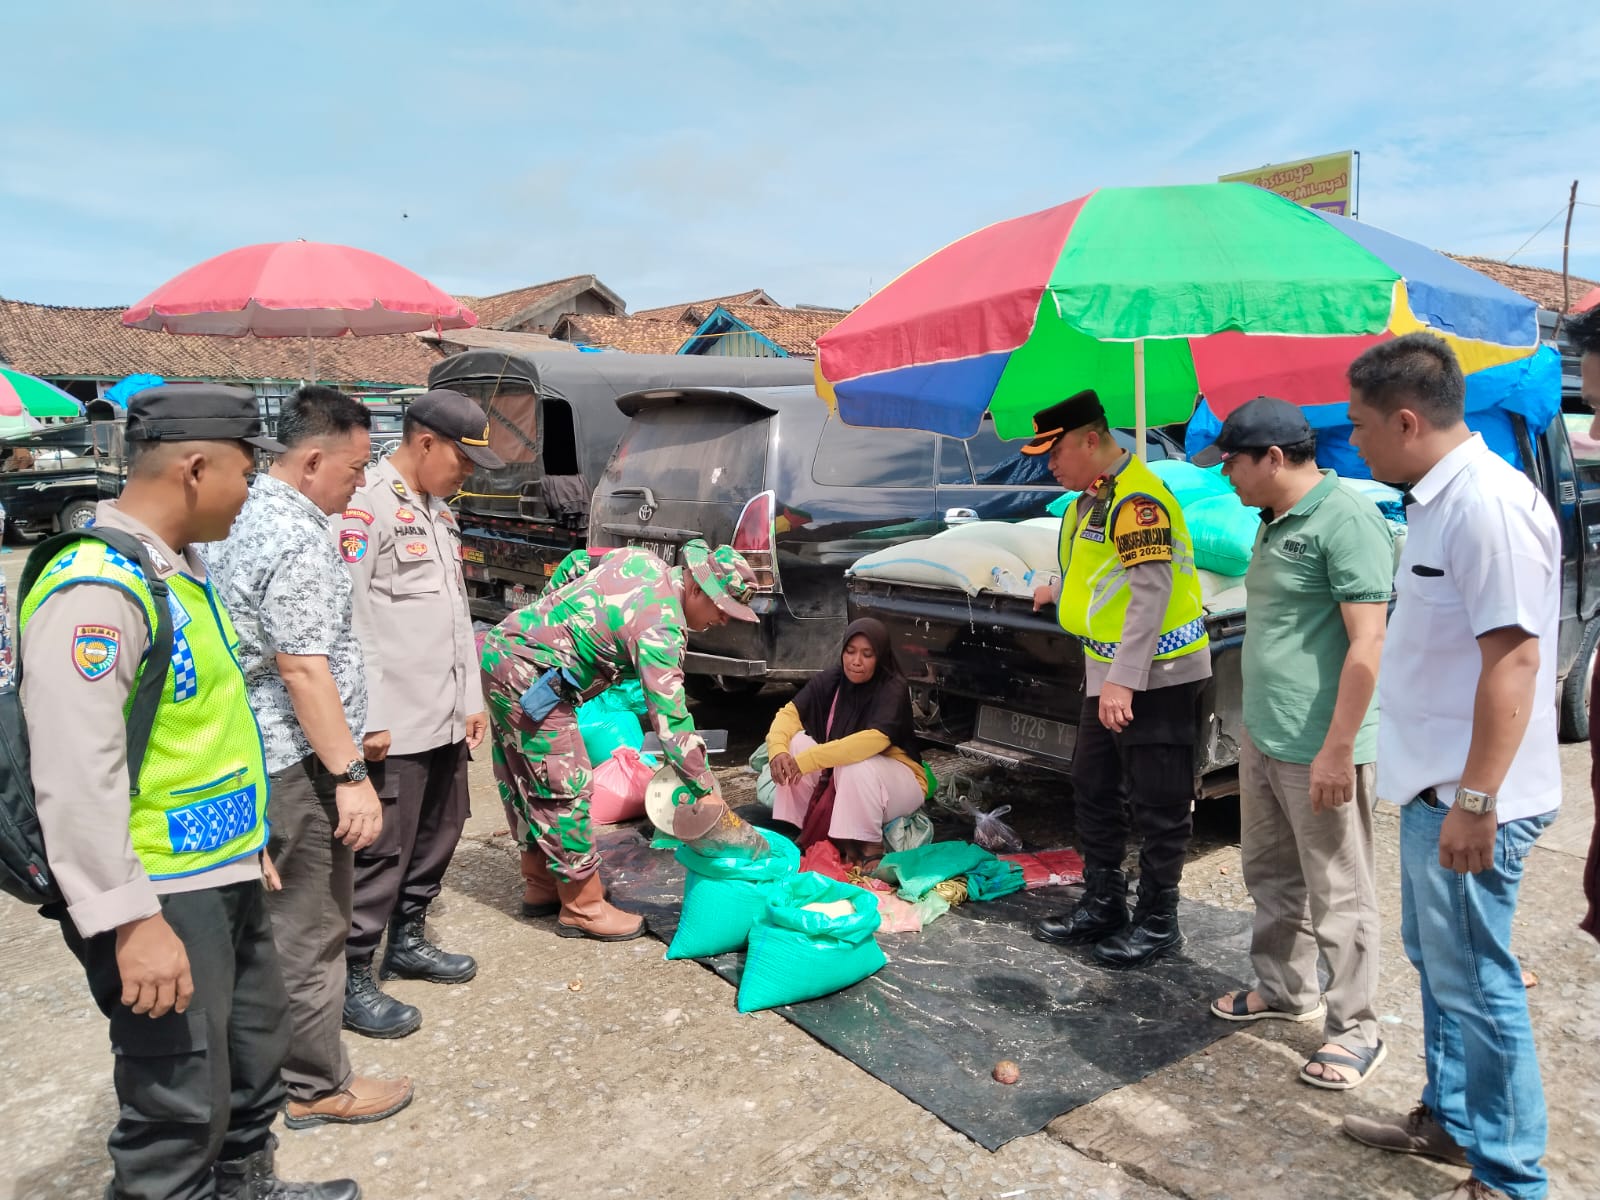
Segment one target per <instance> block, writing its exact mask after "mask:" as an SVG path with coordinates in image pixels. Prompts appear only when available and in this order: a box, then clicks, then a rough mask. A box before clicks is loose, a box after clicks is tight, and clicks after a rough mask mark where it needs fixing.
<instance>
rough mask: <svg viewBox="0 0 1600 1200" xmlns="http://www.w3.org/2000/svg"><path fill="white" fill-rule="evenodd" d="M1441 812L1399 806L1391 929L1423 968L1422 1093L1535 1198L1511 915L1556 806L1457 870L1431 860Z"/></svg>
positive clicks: (1535, 1158) (1538, 1144)
mask: <svg viewBox="0 0 1600 1200" xmlns="http://www.w3.org/2000/svg"><path fill="white" fill-rule="evenodd" d="M1448 811H1449V809H1448V808H1445V807H1443V806H1440V807H1435V806H1433V805H1430V804H1428V803H1427V802H1426V801H1423V800H1420V799H1419V800H1413V801H1412V802H1411V803H1409V804H1407V805H1405V806H1404V807H1402V808H1401V810H1400V900H1401V905H1400V914H1401V915H1400V931H1401V937H1402V939H1403V941H1404V942H1405V948H1406V957H1408V958H1409V959H1410V960H1411V963H1412V965H1413V966H1414V967H1416V968H1417V974H1418V975H1420V976H1421V982H1422V1024H1423V1037H1424V1039H1425V1041H1426V1043H1427V1062H1428V1082H1427V1086H1426V1087H1425V1088H1424V1089H1423V1092H1422V1102H1423V1103H1424V1104H1426V1105H1427V1106H1428V1108H1429V1109H1430V1110H1431V1111H1432V1112H1433V1115H1434V1117H1435V1118H1436V1119H1437V1120H1438V1122H1439V1124H1440V1125H1441V1126H1443V1127H1444V1129H1445V1131H1446V1132H1447V1133H1449V1134H1450V1136H1451V1137H1452V1138H1454V1139H1455V1140H1456V1142H1457V1143H1459V1144H1460V1145H1461V1146H1463V1147H1465V1148H1466V1151H1467V1158H1468V1160H1469V1161H1470V1162H1471V1163H1472V1173H1473V1175H1475V1176H1476V1177H1477V1178H1478V1179H1480V1180H1482V1181H1483V1182H1484V1183H1486V1184H1488V1185H1489V1186H1490V1187H1493V1188H1498V1189H1500V1190H1501V1191H1502V1192H1505V1193H1506V1195H1508V1196H1510V1197H1512V1198H1513V1200H1541V1198H1542V1197H1543V1196H1544V1195H1545V1194H1546V1192H1547V1190H1548V1187H1549V1184H1548V1182H1547V1180H1546V1177H1545V1172H1544V1168H1543V1167H1542V1166H1541V1165H1540V1162H1539V1160H1540V1158H1541V1157H1542V1156H1543V1155H1544V1148H1545V1132H1546V1130H1545V1107H1544V1087H1543V1085H1542V1084H1541V1083H1540V1081H1539V1061H1538V1058H1537V1057H1536V1056H1535V1052H1534V1046H1533V1024H1532V1022H1531V1021H1530V1020H1529V1018H1528V997H1527V992H1526V989H1524V987H1523V986H1522V967H1521V964H1519V963H1518V962H1517V959H1516V957H1515V956H1514V955H1513V954H1512V953H1511V918H1512V916H1513V914H1514V913H1515V912H1516V908H1517V889H1518V887H1519V886H1520V884H1521V883H1522V865H1523V860H1524V859H1525V858H1526V857H1527V854H1528V851H1529V850H1531V849H1533V844H1534V843H1535V842H1537V841H1538V840H1539V835H1540V834H1541V833H1543V832H1544V831H1545V829H1546V828H1547V827H1548V826H1549V825H1550V823H1551V822H1552V821H1554V820H1555V817H1556V814H1555V812H1554V811H1551V812H1548V813H1544V814H1542V815H1540V816H1537V817H1526V818H1524V819H1522V820H1518V821H1509V822H1507V823H1506V824H1504V825H1502V826H1500V830H1499V832H1498V834H1497V835H1496V837H1495V845H1494V865H1493V866H1491V867H1489V868H1487V869H1486V870H1484V871H1481V872H1479V873H1478V874H1476V875H1460V874H1457V873H1456V872H1454V871H1449V870H1446V869H1445V868H1444V867H1441V866H1440V865H1439V827H1440V826H1441V825H1442V824H1443V823H1444V818H1445V814H1446V813H1447V812H1448Z"/></svg>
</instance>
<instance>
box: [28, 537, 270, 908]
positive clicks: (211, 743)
mask: <svg viewBox="0 0 1600 1200" xmlns="http://www.w3.org/2000/svg"><path fill="white" fill-rule="evenodd" d="M91 582H92V583H99V584H110V585H111V586H114V587H119V588H121V589H122V590H123V591H125V592H127V593H129V594H130V595H131V596H133V597H134V598H135V599H137V600H138V601H139V603H140V605H141V606H142V607H143V608H144V611H145V618H146V620H147V621H149V629H151V630H153V629H154V628H155V624H156V609H155V600H154V598H153V597H152V596H151V594H150V589H149V587H148V586H147V585H146V583H145V579H144V574H143V572H142V571H141V570H140V567H139V564H138V563H137V562H133V561H132V560H130V559H128V558H126V557H124V556H123V555H121V554H119V553H118V552H117V551H116V550H114V549H112V548H111V547H110V546H107V545H106V544H105V543H103V542H94V541H84V542H79V543H78V544H77V545H75V546H69V547H68V548H67V549H65V550H63V551H62V552H61V553H60V554H59V555H57V556H56V558H55V559H53V560H52V561H51V563H50V565H49V566H48V567H46V568H45V570H44V572H43V573H42V574H41V575H40V576H39V581H38V583H37V584H36V585H35V586H34V589H33V591H32V592H30V593H29V594H28V598H27V601H26V602H25V603H24V604H23V606H22V611H21V612H20V613H19V614H18V622H17V623H18V629H19V634H18V636H19V639H20V636H21V635H20V631H21V629H22V628H24V627H26V625H27V622H28V620H29V619H30V618H31V617H32V616H33V614H34V613H35V612H37V611H38V608H39V606H40V605H41V604H43V603H44V602H45V601H46V600H47V599H49V598H50V597H51V596H52V595H54V594H55V593H56V592H58V591H60V590H61V589H62V588H64V587H70V586H72V585H74V584H80V583H91ZM167 586H168V587H169V588H170V589H171V591H170V594H169V598H168V599H169V608H170V610H171V613H172V625H173V634H172V659H171V661H170V662H167V663H164V664H162V667H163V668H164V669H165V671H166V675H167V685H166V688H165V689H164V691H163V693H162V699H161V707H160V708H159V709H158V710H157V712H156V720H155V725H154V727H153V728H152V729H151V731H150V745H149V748H148V749H147V750H146V751H145V757H144V764H143V767H142V769H141V770H140V772H139V778H138V779H137V780H129V788H130V795H129V819H128V828H129V833H130V834H131V836H132V840H133V849H134V853H136V854H137V855H138V856H139V861H140V862H141V863H142V864H143V866H144V869H145V873H146V874H147V875H148V876H149V877H150V878H151V879H171V878H175V877H177V876H182V875H196V874H199V873H200V872H202V871H209V870H212V869H214V868H216V867H219V866H222V865H223V864H225V863H229V862H232V861H233V860H235V859H238V858H243V857H245V856H246V855H250V854H255V853H257V852H258V851H259V850H260V849H261V847H262V845H263V844H264V843H265V841H266V832H267V828H266V809H267V765H266V758H265V753H264V751H263V748H262V744H261V731H260V729H259V728H258V727H257V726H256V720H255V715H254V714H253V713H252V712H251V711H250V703H249V699H248V696H247V694H246V691H245V682H244V672H243V671H242V670H240V668H239V662H238V660H237V659H236V658H235V657H234V652H233V647H234V646H235V645H236V644H237V642H238V636H237V635H236V634H235V633H234V630H233V625H232V623H231V622H230V621H229V620H228V616H227V613H226V612H224V611H223V609H222V607H221V605H219V604H218V603H217V600H216V594H215V593H214V592H213V591H212V590H211V587H210V585H209V584H205V583H201V582H199V581H198V580H195V579H191V578H190V577H189V576H187V575H183V574H177V575H173V576H171V577H170V578H169V579H168V580H167ZM145 632H146V634H147V633H148V631H145ZM128 649H129V650H130V651H131V649H132V647H131V646H130V647H128ZM35 653H37V651H36V652H35ZM143 653H144V655H145V656H146V657H148V654H149V649H148V643H147V642H146V644H145V649H144V651H143ZM149 666H150V664H149V663H148V662H144V661H142V662H141V663H140V664H139V674H140V675H141V676H142V675H143V673H144V672H145V670H147V669H148V668H149ZM132 703H133V697H132V694H131V693H130V694H129V697H128V700H127V702H126V704H125V705H124V710H123V713H124V716H126V714H127V709H128V708H129V707H131V705H132Z"/></svg>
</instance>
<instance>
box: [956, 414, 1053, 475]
mask: <svg viewBox="0 0 1600 1200" xmlns="http://www.w3.org/2000/svg"><path fill="white" fill-rule="evenodd" d="M1025 445H1027V443H1026V442H1003V441H1001V440H1000V439H999V437H997V436H996V435H995V432H994V422H993V421H991V420H990V419H989V418H987V417H985V418H984V420H983V424H982V425H981V426H980V427H979V429H978V432H977V433H975V434H973V435H972V436H971V437H969V438H968V439H967V453H968V454H970V455H971V456H972V477H973V478H974V479H975V480H977V482H979V483H982V484H988V485H990V486H991V487H1017V486H1019V485H1020V486H1027V485H1029V484H1035V483H1038V484H1049V485H1052V486H1053V485H1054V484H1055V480H1054V479H1053V478H1052V477H1051V475H1050V467H1049V462H1050V456H1049V455H1048V454H1024V453H1023V452H1022V447H1023V446H1025Z"/></svg>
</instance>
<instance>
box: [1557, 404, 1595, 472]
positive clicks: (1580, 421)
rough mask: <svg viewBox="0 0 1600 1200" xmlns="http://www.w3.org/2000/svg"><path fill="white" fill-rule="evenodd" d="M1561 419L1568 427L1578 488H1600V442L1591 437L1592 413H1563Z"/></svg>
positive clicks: (1568, 438)
mask: <svg viewBox="0 0 1600 1200" xmlns="http://www.w3.org/2000/svg"><path fill="white" fill-rule="evenodd" d="M1561 419H1562V420H1563V421H1565V422H1566V425H1567V441H1568V442H1569V443H1570V444H1571V446H1572V459H1573V463H1574V465H1575V467H1576V468H1577V476H1578V486H1579V487H1581V488H1583V489H1584V490H1585V491H1588V490H1590V489H1591V488H1600V441H1596V440H1595V439H1594V438H1592V437H1590V436H1589V428H1590V426H1591V425H1592V424H1593V423H1594V416H1593V415H1592V414H1590V413H1562V414H1561Z"/></svg>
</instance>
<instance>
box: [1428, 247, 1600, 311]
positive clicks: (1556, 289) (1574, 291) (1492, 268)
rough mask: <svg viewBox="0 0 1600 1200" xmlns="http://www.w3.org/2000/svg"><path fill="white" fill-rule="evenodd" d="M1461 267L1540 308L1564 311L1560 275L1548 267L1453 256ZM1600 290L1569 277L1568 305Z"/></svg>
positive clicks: (1582, 280) (1591, 281) (1590, 284)
mask: <svg viewBox="0 0 1600 1200" xmlns="http://www.w3.org/2000/svg"><path fill="white" fill-rule="evenodd" d="M1450 257H1451V258H1453V259H1455V260H1456V261H1457V262H1458V263H1462V264H1464V265H1466V266H1469V267H1471V268H1472V269H1473V270H1474V271H1478V272H1481V273H1482V274H1484V275H1487V276H1488V277H1489V278H1490V279H1492V280H1494V281H1495V282H1496V283H1503V284H1505V286H1506V287H1508V288H1510V289H1511V290H1512V291H1514V292H1521V293H1522V294H1523V295H1524V296H1526V297H1527V298H1528V299H1530V300H1532V301H1533V302H1534V303H1535V304H1537V305H1538V306H1539V307H1540V308H1548V309H1549V310H1550V311H1551V312H1560V311H1561V272H1560V271H1552V270H1551V269H1550V268H1549V267H1528V266H1524V265H1523V264H1521V263H1508V262H1501V261H1500V260H1499V259H1497V258H1479V257H1477V256H1476V255H1471V254H1452V255H1450ZM1593 287H1600V284H1597V283H1596V282H1595V281H1594V280H1592V279H1584V278H1582V277H1581V276H1578V275H1570V276H1568V277H1567V292H1568V295H1567V299H1568V303H1570V304H1576V303H1577V302H1578V300H1579V299H1581V298H1582V296H1583V295H1584V293H1585V292H1587V291H1588V290H1589V289H1590V288H1593Z"/></svg>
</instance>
